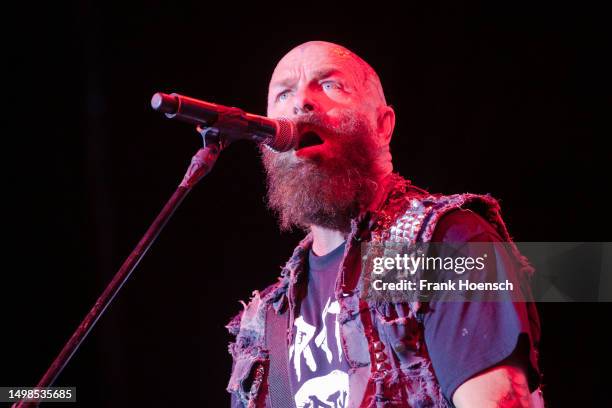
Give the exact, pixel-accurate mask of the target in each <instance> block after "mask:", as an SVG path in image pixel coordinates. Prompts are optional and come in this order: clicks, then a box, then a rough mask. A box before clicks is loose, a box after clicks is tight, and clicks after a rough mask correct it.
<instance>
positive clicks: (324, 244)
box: [310, 225, 346, 256]
mask: <svg viewBox="0 0 612 408" xmlns="http://www.w3.org/2000/svg"><path fill="white" fill-rule="evenodd" d="M310 230H311V231H312V238H313V239H312V251H313V252H314V253H315V255H317V256H323V255H327V254H329V253H330V252H331V251H333V250H334V249H336V248H338V247H339V246H340V244H342V242H344V240H345V239H346V234H345V233H343V232H341V231H338V230H333V229H329V228H324V227H320V226H318V225H312V226H311V227H310Z"/></svg>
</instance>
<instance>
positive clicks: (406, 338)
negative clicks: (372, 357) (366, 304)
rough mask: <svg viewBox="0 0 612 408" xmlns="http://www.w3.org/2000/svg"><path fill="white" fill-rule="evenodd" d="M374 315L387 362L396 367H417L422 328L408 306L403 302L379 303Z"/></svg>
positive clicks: (418, 364)
mask: <svg viewBox="0 0 612 408" xmlns="http://www.w3.org/2000/svg"><path fill="white" fill-rule="evenodd" d="M375 316H376V326H377V327H378V333H379V336H380V338H381V340H382V341H383V343H384V344H385V350H384V352H385V354H386V355H387V357H388V360H389V364H391V366H393V367H396V368H405V369H412V368H415V369H416V368H418V367H419V366H420V365H421V363H422V362H423V357H422V356H421V351H422V350H421V346H422V330H421V327H420V324H419V322H418V320H417V319H416V317H415V316H414V314H413V313H412V311H411V309H410V306H409V305H408V304H405V303H397V304H392V303H384V304H380V305H378V306H377V307H376V312H375Z"/></svg>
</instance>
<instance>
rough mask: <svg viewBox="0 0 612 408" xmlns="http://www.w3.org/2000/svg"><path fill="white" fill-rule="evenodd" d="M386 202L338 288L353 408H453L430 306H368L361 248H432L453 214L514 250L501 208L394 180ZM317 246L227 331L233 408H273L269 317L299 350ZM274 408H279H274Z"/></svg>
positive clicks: (362, 230)
mask: <svg viewBox="0 0 612 408" xmlns="http://www.w3.org/2000/svg"><path fill="white" fill-rule="evenodd" d="M389 186H390V188H389V189H388V193H387V198H386V200H385V202H384V204H383V205H382V206H381V208H380V209H379V210H378V211H375V212H367V213H364V214H362V215H360V216H359V217H358V218H356V219H353V220H352V222H351V232H350V234H349V235H348V237H347V241H346V246H345V253H344V257H343V261H342V263H341V266H340V270H339V274H338V277H337V280H336V288H335V294H336V299H337V300H338V302H339V304H340V314H339V317H338V319H339V323H340V337H341V345H342V348H343V352H344V355H345V357H346V359H347V361H348V363H349V366H350V367H351V368H350V370H349V387H350V395H349V402H348V407H376V408H382V407H410V408H412V407H419V408H425V407H448V406H449V403H448V401H447V400H446V399H445V397H444V396H443V394H442V392H441V390H440V385H439V383H438V381H437V379H436V376H435V373H434V371H433V368H432V364H431V360H430V358H429V355H428V352H427V347H426V344H425V341H424V339H425V337H424V333H423V314H424V313H425V309H426V308H424V307H422V306H423V305H422V304H420V303H419V302H412V303H397V304H392V303H382V304H381V303H374V302H368V301H365V300H364V299H363V298H362V296H361V294H362V291H363V286H362V282H363V280H362V279H360V278H361V254H360V252H361V251H360V248H361V243H362V242H377V241H378V242H383V241H395V242H400V243H405V244H413V243H415V242H423V243H426V242H429V241H430V240H431V237H432V235H433V232H434V229H435V227H436V223H437V221H438V220H439V219H440V218H441V217H442V216H443V215H444V214H446V213H447V212H449V211H451V210H453V209H457V208H463V209H471V210H472V211H475V212H476V213H478V214H480V215H481V216H482V217H483V218H484V219H486V220H487V221H488V222H490V223H491V225H493V226H494V227H495V228H496V230H497V232H498V233H499V235H500V236H501V238H502V240H503V241H505V242H509V243H511V242H512V239H511V237H510V236H509V234H508V231H507V229H506V226H505V224H504V222H503V220H502V218H501V215H500V208H499V205H498V203H497V201H496V200H495V199H494V198H492V197H490V196H489V195H475V194H455V195H450V196H442V195H431V194H429V193H427V192H426V191H424V190H421V189H419V188H417V187H415V186H412V185H411V184H410V182H409V181H407V180H404V179H402V178H401V177H400V176H398V175H395V174H394V175H393V176H392V182H390V183H389ZM311 244H312V237H311V235H310V234H308V235H307V236H306V237H305V238H304V239H303V240H302V242H300V244H299V245H298V246H297V247H296V248H295V250H294V252H293V255H292V256H291V258H290V259H289V261H288V262H287V263H286V265H285V266H284V268H283V270H282V272H281V276H280V277H279V278H278V282H277V283H275V284H273V285H271V286H269V287H268V288H266V289H265V290H263V291H261V292H258V291H255V292H253V296H252V298H251V299H250V301H249V303H248V304H244V303H243V305H244V310H243V311H241V312H240V313H239V314H238V315H236V316H235V317H234V318H233V319H232V320H231V321H230V323H229V324H228V325H227V326H226V327H227V328H228V330H229V331H230V333H231V334H233V335H235V336H236V341H235V342H233V343H230V345H229V352H230V354H231V355H232V358H233V366H232V374H231V378H230V381H229V384H228V387H227V390H228V391H229V392H230V393H231V394H232V403H233V405H234V406H239V407H240V406H244V407H270V406H272V404H271V398H270V392H271V391H270V390H271V389H274V385H275V384H272V383H271V382H273V381H274V380H273V379H271V378H269V376H268V374H269V371H270V349H269V345H268V344H266V343H267V341H266V315H267V313H268V311H269V310H271V309H270V308H272V310H274V312H275V313H277V314H281V313H288V325H287V329H286V337H287V343H286V344H287V345H289V344H291V343H292V340H293V339H292V333H293V330H291V328H292V327H293V321H294V318H295V309H296V293H297V288H298V286H299V285H301V284H303V283H304V280H305V275H306V274H305V273H304V268H303V265H304V262H305V259H306V257H307V256H308V251H309V249H310V246H311ZM511 248H512V250H513V252H514V255H515V259H516V261H517V262H518V263H519V267H520V269H521V272H524V273H532V272H533V269H532V268H531V266H530V265H529V263H528V262H527V260H526V259H525V258H524V257H523V256H522V255H521V254H520V253H519V251H518V249H516V246H514V244H511ZM273 408H277V407H276V406H274V407H273Z"/></svg>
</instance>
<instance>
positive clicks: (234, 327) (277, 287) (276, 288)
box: [225, 276, 287, 336]
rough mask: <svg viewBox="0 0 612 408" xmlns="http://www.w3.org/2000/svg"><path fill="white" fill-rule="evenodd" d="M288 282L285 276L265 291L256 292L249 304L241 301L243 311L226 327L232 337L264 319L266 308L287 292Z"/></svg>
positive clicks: (253, 293)
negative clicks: (242, 328) (243, 328)
mask: <svg viewBox="0 0 612 408" xmlns="http://www.w3.org/2000/svg"><path fill="white" fill-rule="evenodd" d="M286 286H287V285H286V282H285V279H284V278H283V276H281V277H279V278H278V281H277V282H275V283H273V284H271V285H268V286H267V287H266V288H265V289H263V290H254V291H253V292H252V294H251V297H250V299H249V300H248V301H247V302H244V301H242V300H241V301H240V304H241V305H242V310H240V311H239V312H238V313H236V314H235V315H234V317H232V318H231V319H230V321H229V323H228V324H227V325H225V327H226V328H227V330H228V331H229V332H230V333H231V334H232V335H234V336H235V335H237V334H238V333H239V332H240V329H241V327H246V326H252V325H253V322H255V323H256V322H259V321H260V320H261V319H263V318H264V314H265V307H266V306H267V305H270V304H274V303H275V302H277V301H278V300H279V298H280V297H281V296H282V295H284V293H285V291H286Z"/></svg>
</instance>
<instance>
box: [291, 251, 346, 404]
mask: <svg viewBox="0 0 612 408" xmlns="http://www.w3.org/2000/svg"><path fill="white" fill-rule="evenodd" d="M344 246H345V245H344V243H343V244H342V245H340V246H339V247H338V248H336V249H334V250H333V251H332V252H330V253H329V254H327V255H324V256H316V255H315V254H314V253H313V252H312V250H311V251H310V254H309V256H308V266H307V271H308V285H307V288H306V292H305V293H304V294H303V295H302V299H301V302H300V305H299V311H298V313H296V319H295V324H294V326H293V333H294V343H293V345H291V346H290V348H289V381H290V384H291V389H292V393H293V396H294V400H295V403H296V406H297V408H302V407H313V408H314V407H327V406H334V407H344V406H346V403H347V401H348V393H349V388H348V369H349V365H348V363H347V362H346V360H345V359H344V355H343V352H342V347H341V345H340V326H339V323H338V320H337V317H338V313H339V312H340V306H339V304H338V301H337V300H336V298H335V295H334V286H335V283H336V277H337V275H338V269H339V267H340V262H341V261H342V256H343V255H344Z"/></svg>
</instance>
